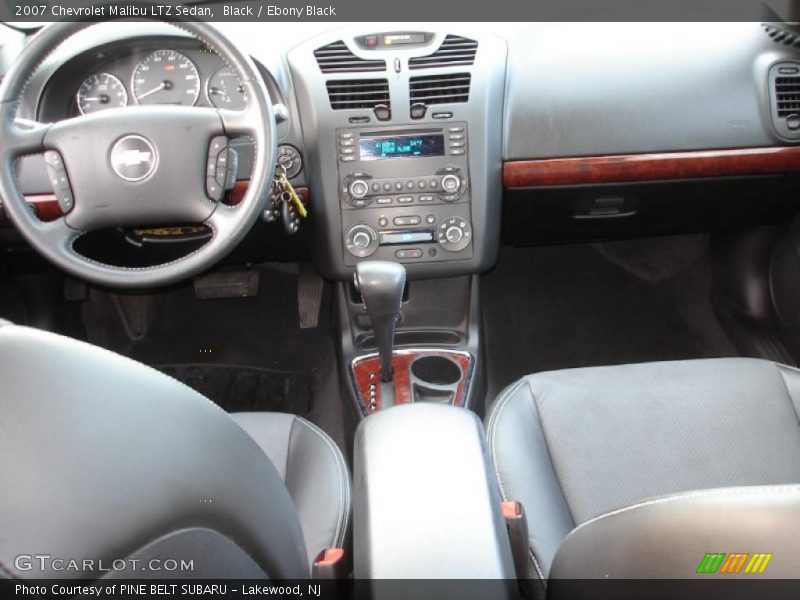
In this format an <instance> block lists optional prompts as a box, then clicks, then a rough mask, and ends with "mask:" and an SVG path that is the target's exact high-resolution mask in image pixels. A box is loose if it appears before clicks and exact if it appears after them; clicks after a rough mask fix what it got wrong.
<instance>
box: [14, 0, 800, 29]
mask: <svg viewBox="0 0 800 600" xmlns="http://www.w3.org/2000/svg"><path fill="white" fill-rule="evenodd" d="M126 18H127V19H136V20H147V19H169V20H182V19H201V20H204V21H251V22H264V23H268V22H286V21H295V22H298V21H299V22H303V21H330V22H342V21H344V22H353V21H383V22H403V21H415V22H419V21H431V22H442V21H446V22H453V21H455V22H479V21H486V22H500V21H598V22H600V21H798V20H800V0H767V1H766V2H762V1H759V0H491V1H488V2H482V1H478V0H321V1H318V0H302V1H299V2H298V1H295V0H242V1H235V0H229V1H218V0H211V1H197V2H173V1H171V0H158V1H156V2H125V1H122V0H95V1H91V0H41V1H39V2H37V1H30V0H0V21H4V22H9V23H10V24H12V25H13V24H14V23H15V22H16V23H21V24H25V23H37V22H48V21H59V20H60V21H87V20H88V21H106V20H112V19H126Z"/></svg>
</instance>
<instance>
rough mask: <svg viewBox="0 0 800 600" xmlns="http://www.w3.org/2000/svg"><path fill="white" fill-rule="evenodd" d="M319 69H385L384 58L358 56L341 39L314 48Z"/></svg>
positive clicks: (346, 70)
mask: <svg viewBox="0 0 800 600" xmlns="http://www.w3.org/2000/svg"><path fill="white" fill-rule="evenodd" d="M314 57H315V58H316V59H317V64H318V65H319V69H320V71H322V72H323V73H359V72H361V71H385V70H386V61H385V60H379V59H375V60H370V59H366V58H359V57H358V56H356V55H355V54H353V53H352V52H350V49H349V48H348V47H347V46H346V45H345V43H344V42H343V41H341V40H339V41H338V42H333V43H332V44H328V45H327V46H322V48H317V49H316V50H314Z"/></svg>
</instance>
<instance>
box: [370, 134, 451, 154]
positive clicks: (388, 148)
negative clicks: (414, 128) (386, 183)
mask: <svg viewBox="0 0 800 600" xmlns="http://www.w3.org/2000/svg"><path fill="white" fill-rule="evenodd" d="M434 131H435V133H411V134H404V135H381V134H367V135H364V134H362V135H361V136H360V137H359V140H358V150H359V158H360V160H380V159H385V158H419V157H425V156H444V133H442V132H441V130H434Z"/></svg>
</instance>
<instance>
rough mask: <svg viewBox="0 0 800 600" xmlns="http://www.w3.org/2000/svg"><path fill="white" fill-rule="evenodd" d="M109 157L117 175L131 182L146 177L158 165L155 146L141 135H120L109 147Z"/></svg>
mask: <svg viewBox="0 0 800 600" xmlns="http://www.w3.org/2000/svg"><path fill="white" fill-rule="evenodd" d="M109 158H110V161H111V168H112V169H114V172H115V173H116V174H117V176H118V177H119V178H120V179H124V180H125V181H130V182H132V183H135V182H137V181H142V180H143V179H147V178H148V177H150V176H151V175H152V174H153V173H154V172H155V170H156V168H157V167H158V154H157V153H156V148H155V146H153V144H152V143H151V142H150V140H148V139H147V138H145V137H142V136H141V135H133V134H131V135H126V136H123V137H121V138H120V139H119V140H117V141H116V143H115V144H114V145H113V146H112V147H111V153H110V156H109Z"/></svg>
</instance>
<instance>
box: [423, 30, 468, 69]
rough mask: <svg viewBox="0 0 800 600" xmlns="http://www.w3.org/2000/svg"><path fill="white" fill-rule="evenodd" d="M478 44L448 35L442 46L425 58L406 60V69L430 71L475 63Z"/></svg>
mask: <svg viewBox="0 0 800 600" xmlns="http://www.w3.org/2000/svg"><path fill="white" fill-rule="evenodd" d="M477 51H478V42H476V41H475V40H471V39H469V38H465V37H460V36H457V35H448V36H446V37H445V38H444V41H443V42H442V45H441V46H439V48H438V49H437V50H436V51H435V52H433V54H428V55H427V56H417V57H414V58H410V59H409V60H408V68H409V69H411V70H414V69H431V68H436V67H449V66H453V65H471V64H473V63H474V62H475V54H476V53H477Z"/></svg>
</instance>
